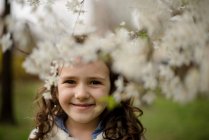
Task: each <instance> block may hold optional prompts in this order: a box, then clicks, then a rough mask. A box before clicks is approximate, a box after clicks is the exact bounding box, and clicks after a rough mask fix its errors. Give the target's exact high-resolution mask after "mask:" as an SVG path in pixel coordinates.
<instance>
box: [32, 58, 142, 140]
mask: <svg viewBox="0 0 209 140" xmlns="http://www.w3.org/2000/svg"><path fill="white" fill-rule="evenodd" d="M57 74H58V76H59V79H58V82H57V86H51V87H50V91H51V92H50V94H51V96H52V98H51V99H45V98H44V96H43V94H44V93H45V91H46V88H44V89H43V90H42V91H41V92H40V94H39V95H38V98H40V97H41V98H42V100H41V101H40V103H39V105H40V111H39V112H38V113H37V116H36V129H34V130H33V131H32V132H31V134H30V136H29V140H73V139H76V140H92V139H93V140H104V139H107V140H141V139H142V137H143V132H144V128H143V126H142V124H141V122H140V121H139V119H138V116H136V115H137V114H138V115H141V114H142V111H141V110H140V109H138V108H136V107H133V106H132V104H131V99H127V100H126V101H121V103H120V104H119V105H118V106H117V107H115V108H113V109H111V110H110V109H107V104H106V103H105V102H103V101H102V99H104V98H105V97H107V96H108V95H111V94H112V93H113V92H114V90H115V85H114V83H115V80H116V79H117V78H118V75H117V74H115V73H113V72H112V70H111V69H110V65H109V64H106V63H105V62H104V61H102V60H95V61H92V62H89V63H85V62H83V61H82V60H81V59H77V60H76V63H74V64H72V65H68V66H63V67H60V68H58V72H57Z"/></svg>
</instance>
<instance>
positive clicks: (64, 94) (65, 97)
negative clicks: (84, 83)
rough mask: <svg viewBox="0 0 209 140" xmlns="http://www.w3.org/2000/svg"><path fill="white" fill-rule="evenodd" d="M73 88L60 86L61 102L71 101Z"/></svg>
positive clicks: (59, 95) (58, 95)
mask: <svg viewBox="0 0 209 140" xmlns="http://www.w3.org/2000/svg"><path fill="white" fill-rule="evenodd" d="M71 93H72V92H71V90H70V89H69V88H66V87H60V88H59V87H58V93H57V98H58V100H59V102H60V104H62V103H65V102H69V99H70V98H72V94H71Z"/></svg>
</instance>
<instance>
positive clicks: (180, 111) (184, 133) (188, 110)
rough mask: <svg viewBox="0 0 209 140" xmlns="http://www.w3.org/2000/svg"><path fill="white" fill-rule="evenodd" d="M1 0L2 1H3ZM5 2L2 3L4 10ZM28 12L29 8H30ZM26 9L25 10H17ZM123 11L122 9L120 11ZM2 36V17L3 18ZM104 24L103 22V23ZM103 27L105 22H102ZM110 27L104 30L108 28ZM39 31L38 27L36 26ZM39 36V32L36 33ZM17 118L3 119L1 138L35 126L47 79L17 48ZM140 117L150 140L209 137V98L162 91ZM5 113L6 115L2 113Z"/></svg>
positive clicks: (17, 138) (20, 138) (21, 137)
mask: <svg viewBox="0 0 209 140" xmlns="http://www.w3.org/2000/svg"><path fill="white" fill-rule="evenodd" d="M2 1H3V0H1V1H0V2H2ZM19 1H21V0H19ZM1 6H2V3H0V12H1ZM26 11H27V10H26ZM17 12H23V11H21V10H20V11H17ZM118 13H119V12H118ZM0 20H1V21H0V35H1V32H3V31H2V25H1V23H2V21H3V20H2V18H1V17H0ZM100 24H102V23H99V25H100ZM100 26H102V25H100ZM105 28H106V27H104V28H103V29H104V30H105ZM35 30H36V29H35ZM35 34H36V36H37V32H35ZM12 55H13V58H12V63H11V64H12V74H13V76H14V77H13V80H12V87H11V88H12V89H13V90H12V91H13V94H12V103H13V109H14V110H13V113H14V114H13V121H12V122H7V121H0V140H25V139H27V138H28V135H29V133H30V131H31V130H32V129H33V128H34V114H35V111H36V103H35V100H34V99H35V95H36V93H37V91H38V90H39V89H40V88H41V87H42V85H43V82H42V81H40V80H39V78H38V77H37V76H31V75H29V74H26V73H25V71H24V69H23V68H22V62H23V61H24V59H25V54H24V53H20V52H19V51H17V50H13V54H12ZM2 57H3V53H2V51H1V50H0V112H1V110H2V97H3V96H2V95H3V93H2V85H3V82H2V77H3V73H2V67H3V66H4V65H3V60H2ZM142 110H143V112H144V113H143V115H142V116H141V117H140V118H139V119H140V120H141V121H142V123H143V125H144V126H145V128H146V132H145V137H146V138H147V140H209V99H208V98H204V97H200V98H197V99H195V100H194V101H191V102H188V103H184V104H181V103H176V102H174V101H172V100H169V99H165V97H164V96H162V95H161V94H159V95H157V98H156V100H155V101H154V102H153V103H152V104H151V105H149V106H144V107H142ZM1 115H4V114H1Z"/></svg>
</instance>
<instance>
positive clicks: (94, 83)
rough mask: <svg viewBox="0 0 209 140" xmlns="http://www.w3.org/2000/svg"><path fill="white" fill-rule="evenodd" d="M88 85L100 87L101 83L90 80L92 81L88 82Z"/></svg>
mask: <svg viewBox="0 0 209 140" xmlns="http://www.w3.org/2000/svg"><path fill="white" fill-rule="evenodd" d="M90 84H91V85H100V84H102V83H101V82H100V81H97V80H92V81H90Z"/></svg>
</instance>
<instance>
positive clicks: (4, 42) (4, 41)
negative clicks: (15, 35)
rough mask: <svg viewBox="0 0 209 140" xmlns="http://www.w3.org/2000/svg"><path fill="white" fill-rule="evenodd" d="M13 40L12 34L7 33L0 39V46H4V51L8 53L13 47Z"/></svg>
mask: <svg viewBox="0 0 209 140" xmlns="http://www.w3.org/2000/svg"><path fill="white" fill-rule="evenodd" d="M12 43H13V42H12V40H11V34H10V33H7V34H5V35H3V36H2V38H1V39H0V44H1V46H2V51H3V52H6V51H7V50H9V49H11V47H12Z"/></svg>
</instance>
